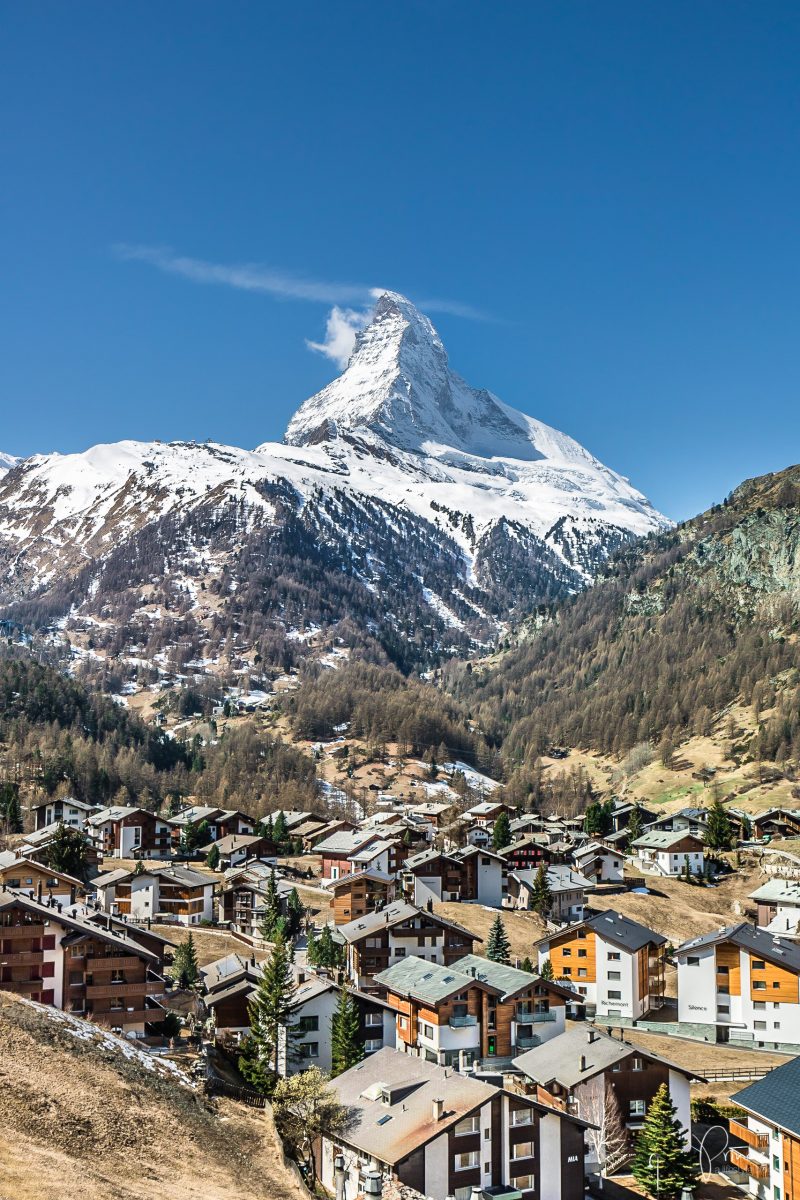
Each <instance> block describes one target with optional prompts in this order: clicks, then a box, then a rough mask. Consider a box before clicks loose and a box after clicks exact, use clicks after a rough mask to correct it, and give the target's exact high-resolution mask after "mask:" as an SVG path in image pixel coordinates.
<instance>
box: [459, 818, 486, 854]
mask: <svg viewBox="0 0 800 1200" xmlns="http://www.w3.org/2000/svg"><path fill="white" fill-rule="evenodd" d="M461 836H462V837H463V839H464V841H465V842H466V844H467V845H468V846H479V847H480V848H481V849H488V847H489V846H491V844H492V827H491V825H487V824H486V822H485V821H473V820H466V821H464V822H463V824H462V827H461Z"/></svg>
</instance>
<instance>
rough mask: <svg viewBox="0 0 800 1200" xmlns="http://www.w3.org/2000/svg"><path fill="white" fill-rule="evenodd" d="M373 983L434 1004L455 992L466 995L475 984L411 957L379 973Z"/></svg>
mask: <svg viewBox="0 0 800 1200" xmlns="http://www.w3.org/2000/svg"><path fill="white" fill-rule="evenodd" d="M478 961H483V960H482V959H479V960H478ZM375 982H376V983H380V984H382V985H383V986H384V987H386V988H388V989H389V990H390V991H392V992H396V993H397V994H398V995H400V996H414V997H415V998H416V999H418V1000H425V1001H429V1002H431V1003H434V1004H435V1003H436V1002H437V1001H439V1000H444V999H446V998H447V997H448V996H452V995H453V994H454V993H456V992H463V991H465V990H466V989H467V988H468V987H469V986H470V985H471V984H474V982H475V981H474V979H472V978H471V976H470V975H469V974H464V972H463V971H456V970H455V969H454V968H453V967H440V966H438V965H437V964H436V963H431V962H426V961H425V959H424V958H417V957H416V956H412V957H411V958H404V959H403V960H402V961H401V962H397V963H395V964H394V966H392V967H388V968H387V969H386V970H385V971H380V972H379V973H378V974H377V975H376V976H375Z"/></svg>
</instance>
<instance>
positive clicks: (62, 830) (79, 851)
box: [46, 821, 89, 879]
mask: <svg viewBox="0 0 800 1200" xmlns="http://www.w3.org/2000/svg"><path fill="white" fill-rule="evenodd" d="M88 848H89V846H88V842H87V839H86V835H85V834H83V833H81V831H80V829H70V828H69V827H68V826H67V825H65V824H64V822H63V821H59V824H58V828H57V829H56V832H55V834H54V835H53V840H52V842H51V843H50V845H49V846H48V847H47V851H46V855H47V865H48V866H49V867H50V868H51V869H52V870H53V871H62V872H63V873H64V874H65V875H74V876H75V878H76V879H84V878H85V877H86V868H87V862H86V855H87V851H88Z"/></svg>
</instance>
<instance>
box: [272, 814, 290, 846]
mask: <svg viewBox="0 0 800 1200" xmlns="http://www.w3.org/2000/svg"><path fill="white" fill-rule="evenodd" d="M288 833H289V831H288V829H287V828H286V817H285V816H284V815H283V813H282V812H279V813H278V815H277V817H276V818H275V824H274V825H273V827H272V837H273V840H274V842H275V844H276V846H282V845H283V844H284V842H285V841H286V839H287V837H288Z"/></svg>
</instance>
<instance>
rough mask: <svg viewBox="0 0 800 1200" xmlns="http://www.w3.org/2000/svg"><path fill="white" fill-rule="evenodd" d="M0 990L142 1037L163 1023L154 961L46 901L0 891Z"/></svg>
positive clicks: (122, 938)
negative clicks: (155, 1025) (148, 1028)
mask: <svg viewBox="0 0 800 1200" xmlns="http://www.w3.org/2000/svg"><path fill="white" fill-rule="evenodd" d="M0 958H2V962H0V991H9V992H14V993H16V994H17V995H20V996H26V997H28V999H30V1000H38V1001H39V1002H40V1003H41V1004H50V1005H52V1006H53V1007H54V1008H58V1009H61V1010H63V1011H64V1012H70V1013H74V1014H76V1015H78V1016H82V1017H85V1018H86V1019H87V1020H90V1021H94V1022H95V1023H96V1024H99V1025H104V1026H107V1027H109V1028H110V1029H112V1030H113V1031H114V1032H116V1033H121V1034H125V1035H126V1036H130V1037H143V1036H144V1035H145V1033H146V1032H147V1030H146V1026H147V1025H148V1023H150V1022H158V1021H161V1020H163V1017H164V1009H163V1008H162V1007H161V1006H160V1005H159V1004H158V1003H157V998H158V997H160V996H163V993H164V980H163V978H162V977H161V976H160V975H159V974H158V968H159V965H160V963H159V956H158V954H156V953H154V952H152V951H150V950H148V949H146V948H145V947H144V946H142V945H140V944H139V943H138V942H135V941H134V940H133V939H132V938H129V937H127V936H126V934H125V933H124V932H123V931H121V930H119V929H117V928H112V929H103V928H102V927H100V926H98V925H97V924H95V923H93V922H90V921H88V920H86V919H85V918H84V917H81V916H77V915H70V914H68V913H67V912H66V911H65V910H64V907H63V906H62V905H61V904H59V903H57V902H53V903H52V904H40V903H39V902H38V901H36V900H34V899H33V898H32V897H30V896H27V895H25V894H23V893H21V892H13V891H11V890H9V889H4V890H2V891H0Z"/></svg>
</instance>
